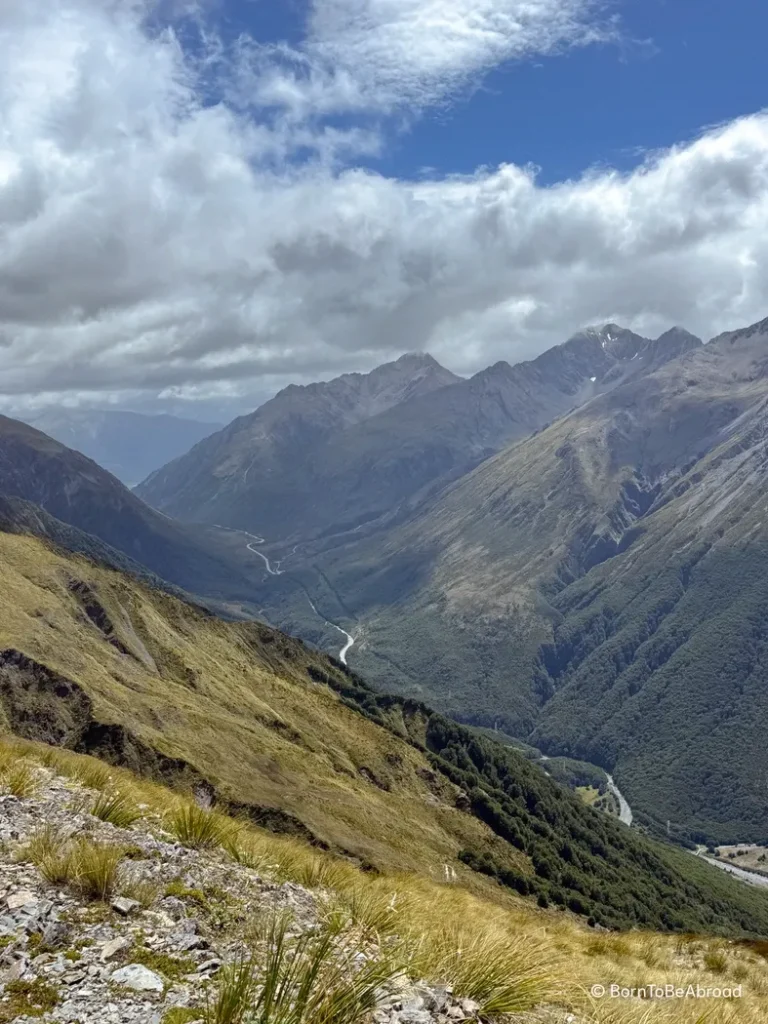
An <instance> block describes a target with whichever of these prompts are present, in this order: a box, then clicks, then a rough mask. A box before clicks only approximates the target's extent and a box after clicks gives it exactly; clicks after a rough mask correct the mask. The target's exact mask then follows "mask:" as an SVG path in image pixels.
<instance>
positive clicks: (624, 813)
mask: <svg viewBox="0 0 768 1024" xmlns="http://www.w3.org/2000/svg"><path fill="white" fill-rule="evenodd" d="M605 777H606V778H607V779H608V789H609V790H610V792H611V793H613V795H614V796H615V797H616V799H617V800H618V801H619V821H623V822H624V824H625V825H631V824H632V808H631V807H630V806H629V804H628V803H627V801H626V800H625V799H624V797H623V795H622V793H621V791H620V790H619V787H618V786H617V785H616V783H615V782H614V781H613V776H612V775H609V774H608V772H606V773H605Z"/></svg>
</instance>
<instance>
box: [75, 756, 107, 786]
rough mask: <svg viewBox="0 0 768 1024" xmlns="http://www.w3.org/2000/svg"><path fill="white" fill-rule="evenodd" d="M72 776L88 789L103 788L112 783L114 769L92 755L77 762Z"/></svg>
mask: <svg viewBox="0 0 768 1024" xmlns="http://www.w3.org/2000/svg"><path fill="white" fill-rule="evenodd" d="M72 777H73V778H74V779H75V780H76V781H77V782H79V783H80V785H81V786H85V787H86V789H96V790H103V789H106V788H107V786H109V785H111V783H112V771H111V770H110V769H109V768H108V767H107V765H105V764H103V763H102V762H101V761H97V760H96V759H95V758H92V757H85V758H83V760H82V761H78V762H76V764H75V766H74V771H73V773H72Z"/></svg>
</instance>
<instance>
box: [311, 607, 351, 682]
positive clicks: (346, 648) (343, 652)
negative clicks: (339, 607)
mask: <svg viewBox="0 0 768 1024" xmlns="http://www.w3.org/2000/svg"><path fill="white" fill-rule="evenodd" d="M307 601H309V606H310V608H311V609H312V611H313V612H314V613H315V615H317V617H318V618H320V619H322V620H323V622H324V623H325V624H326V626H332V627H333V629H336V630H338V631H339V633H343V635H344V636H345V637H346V638H347V642H346V643H345V644H344V646H343V647H342V648H341V650H340V651H339V661H340V662H341V663H342V665H346V664H347V654H348V652H349V650H350V648H351V647H352V646H353V644H354V642H355V638H354V637H353V636H352V634H351V633H348V632H347V631H346V629H342V628H341V626H337V625H336V623H335V622H330V621H329V620H328V619H326V618H324V616H322V615H321V614H320V612H319V611H318V610H317V608H316V607H315V605H314V604H313V602H312V599H311V598H310V597H308V598H307Z"/></svg>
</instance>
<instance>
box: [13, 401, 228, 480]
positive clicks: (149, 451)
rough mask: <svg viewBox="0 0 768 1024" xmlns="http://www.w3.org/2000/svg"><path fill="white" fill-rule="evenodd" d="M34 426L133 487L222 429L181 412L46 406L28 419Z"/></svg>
mask: <svg viewBox="0 0 768 1024" xmlns="http://www.w3.org/2000/svg"><path fill="white" fill-rule="evenodd" d="M23 418H24V420H25V422H27V423H29V424H30V426H33V427H36V428H37V429H38V430H42V432H43V433H44V434H48V435H49V436H50V437H53V438H55V439H56V440H57V441H61V443H62V444H65V445H66V446H67V447H68V448H74V449H75V451H78V452H82V454H83V455H87V456H88V458H89V459H93V461H94V462H98V464H99V465H100V466H103V467H104V469H106V470H107V471H108V472H110V473H112V474H113V475H114V476H116V477H117V478H118V480H122V482H123V483H124V484H126V485H127V486H128V487H133V486H135V485H136V484H137V483H139V481H140V480H143V479H144V478H145V477H147V476H149V474H150V473H151V472H152V471H153V470H155V469H158V468H159V467H160V466H164V465H165V463H166V462H170V461H171V459H175V458H178V456H179V455H183V454H184V453H185V452H187V451H189V449H190V448H191V447H192V446H193V445H195V444H197V442H198V441H202V439H203V438H204V437H208V435H209V434H213V433H214V431H216V430H220V429H221V424H218V423H199V422H198V421H197V420H189V419H183V418H181V417H179V416H165V415H162V416H147V415H143V414H141V413H136V412H127V411H125V410H123V409H46V410H45V411H44V412H41V413H39V414H37V415H33V416H25V417H23Z"/></svg>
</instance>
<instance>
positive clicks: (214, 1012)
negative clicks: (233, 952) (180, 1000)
mask: <svg viewBox="0 0 768 1024" xmlns="http://www.w3.org/2000/svg"><path fill="white" fill-rule="evenodd" d="M265 945H266V948H265V950H264V952H263V954H262V953H258V954H255V955H254V956H253V958H252V959H250V960H240V961H239V962H236V963H235V964H234V965H232V966H230V967H228V968H225V969H224V970H223V971H222V972H221V976H220V980H219V981H218V983H217V990H216V993H215V995H214V996H212V997H211V998H210V999H209V1001H208V1005H207V1007H206V1011H205V1022H206V1024H241V1022H244V1021H246V1020H247V1021H248V1024H363V1021H365V1020H367V1019H368V1017H369V1014H370V1012H371V1010H373V1009H374V1008H375V1006H376V1001H377V996H378V997H379V998H380V997H381V995H382V993H384V992H386V988H387V985H388V983H389V982H391V981H392V979H393V978H394V977H395V976H396V975H397V974H398V973H399V972H400V970H401V969H402V965H401V964H400V963H399V962H398V961H397V960H396V959H392V958H391V957H386V956H379V957H376V958H371V959H366V960H364V961H363V962H362V964H361V963H360V959H359V956H358V955H357V950H356V949H355V948H354V947H353V946H351V945H350V943H349V941H348V939H346V940H344V939H342V938H341V937H340V935H339V932H338V930H337V929H336V928H334V927H332V926H326V927H324V928H322V929H320V930H319V931H317V932H304V933H302V934H301V935H300V936H299V937H298V938H294V939H291V938H289V920H288V919H287V918H286V917H285V916H283V917H279V918H277V919H276V920H275V921H274V922H273V923H272V925H271V927H270V929H269V933H268V936H267V941H266V944H265Z"/></svg>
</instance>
